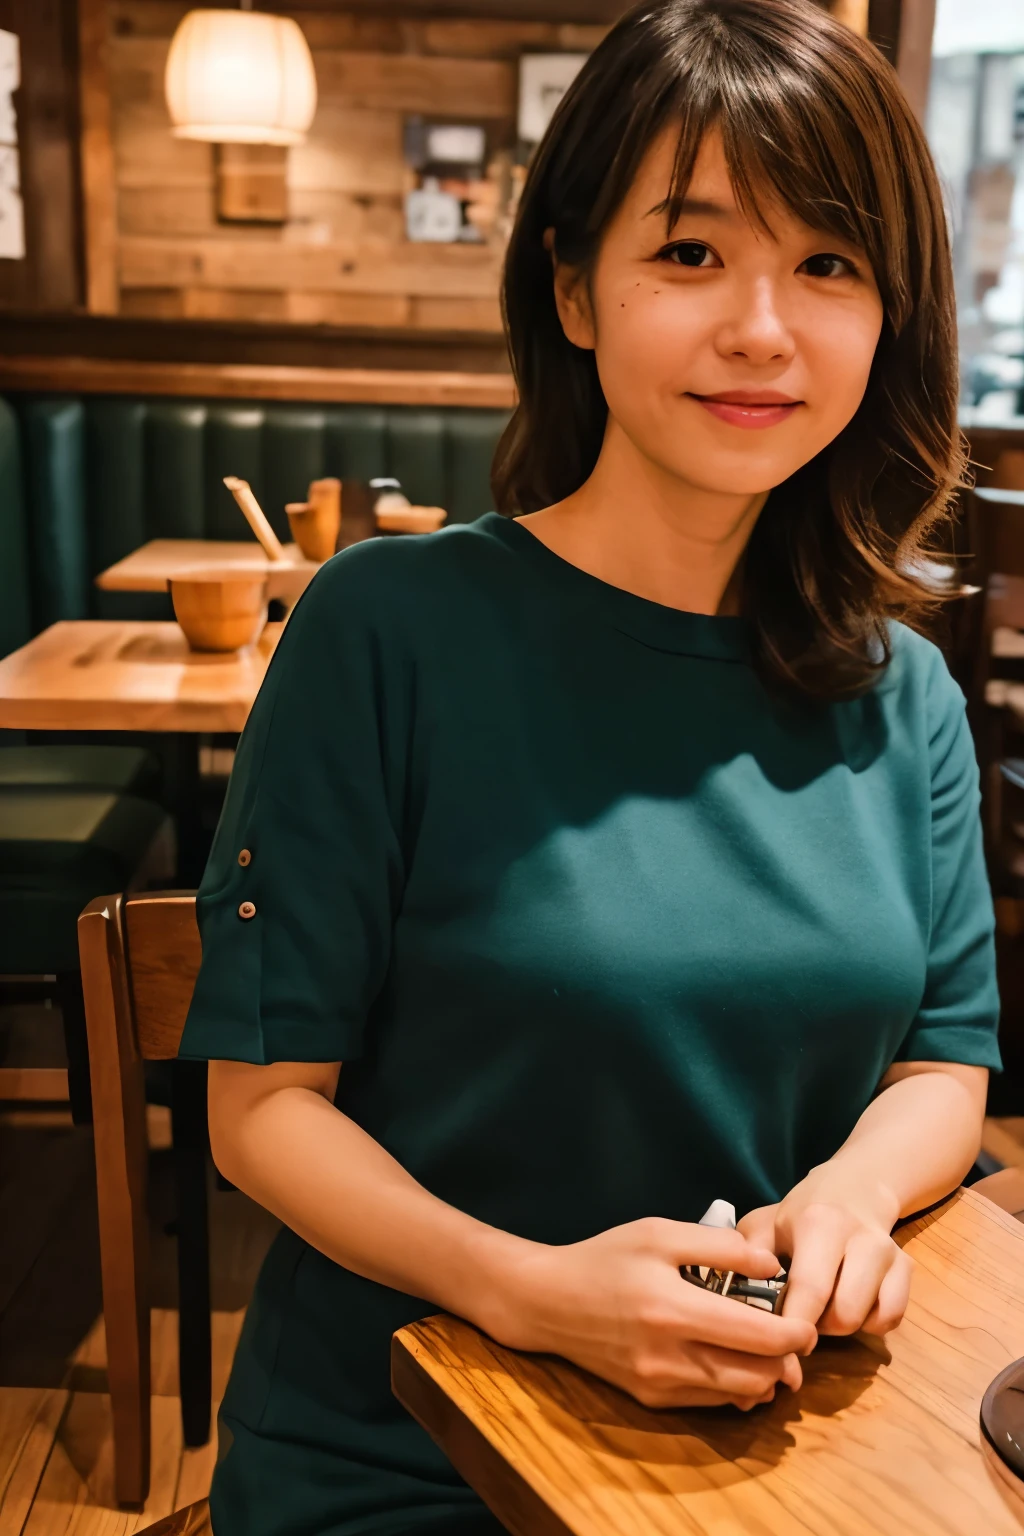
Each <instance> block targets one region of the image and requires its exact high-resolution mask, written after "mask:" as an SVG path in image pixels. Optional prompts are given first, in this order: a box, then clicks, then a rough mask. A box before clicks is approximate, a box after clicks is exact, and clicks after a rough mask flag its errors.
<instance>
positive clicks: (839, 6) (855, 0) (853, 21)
mask: <svg viewBox="0 0 1024 1536" xmlns="http://www.w3.org/2000/svg"><path fill="white" fill-rule="evenodd" d="M868 5H869V0H832V3H831V6H830V7H829V9H830V11H831V14H832V15H833V16H834V17H835V18H836V20H837V21H841V22H842V23H843V24H844V26H847V27H849V28H850V29H851V30H852V31H854V32H859V33H860V35H861V37H866V36H867V32H868Z"/></svg>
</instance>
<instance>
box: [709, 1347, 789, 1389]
mask: <svg viewBox="0 0 1024 1536" xmlns="http://www.w3.org/2000/svg"><path fill="white" fill-rule="evenodd" d="M686 1363H687V1369H688V1370H689V1369H694V1370H696V1371H698V1372H700V1373H701V1375H702V1376H703V1378H704V1379H703V1380H701V1378H700V1376H698V1377H697V1379H696V1385H698V1386H706V1387H708V1388H709V1389H711V1390H713V1391H716V1392H727V1393H728V1394H729V1396H730V1397H748V1396H749V1397H754V1398H759V1397H762V1396H763V1395H764V1393H765V1392H769V1391H772V1392H773V1391H774V1390H775V1387H776V1385H777V1383H778V1382H780V1381H781V1382H782V1383H783V1385H785V1386H787V1387H791V1388H792V1390H793V1391H794V1392H795V1391H798V1390H799V1388H800V1387H801V1386H802V1385H803V1379H804V1378H803V1371H802V1370H801V1368H800V1362H799V1360H798V1359H797V1357H796V1356H795V1355H783V1356H776V1357H771V1358H769V1357H765V1356H754V1355H743V1354H740V1353H739V1351H738V1350H734V1349H715V1348H714V1347H713V1346H707V1347H703V1346H701V1345H699V1344H698V1345H693V1344H691V1345H690V1347H689V1349H688V1350H687V1352H686Z"/></svg>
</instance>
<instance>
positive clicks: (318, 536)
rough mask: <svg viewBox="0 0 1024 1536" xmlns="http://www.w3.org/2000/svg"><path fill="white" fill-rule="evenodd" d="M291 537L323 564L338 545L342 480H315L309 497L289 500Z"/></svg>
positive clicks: (306, 553) (304, 552)
mask: <svg viewBox="0 0 1024 1536" xmlns="http://www.w3.org/2000/svg"><path fill="white" fill-rule="evenodd" d="M285 511H286V512H287V514H288V522H289V524H290V526H291V530H292V538H293V539H294V540H295V542H296V544H297V545H298V546H299V548H300V549H301V550H302V553H303V554H304V555H305V557H306V559H307V560H314V561H316V563H317V565H321V564H322V563H323V562H324V561H325V560H329V559H330V558H331V556H332V555H333V554H334V551H335V549H336V548H337V546H338V532H339V529H340V528H341V481H340V480H314V481H313V483H312V484H311V485H310V487H309V500H308V501H290V502H289V503H288V505H287V506H286V507H285Z"/></svg>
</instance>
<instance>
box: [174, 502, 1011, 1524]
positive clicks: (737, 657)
mask: <svg viewBox="0 0 1024 1536" xmlns="http://www.w3.org/2000/svg"><path fill="white" fill-rule="evenodd" d="M892 640H893V652H894V654H893V660H892V662H891V664H890V666H889V667H888V669H887V671H886V672H885V674H884V675H883V676H882V678H881V679H880V681H879V682H878V683H877V684H876V686H875V687H874V688H873V690H872V691H871V692H870V693H869V694H867V695H866V696H865V697H863V698H860V699H858V700H856V701H853V702H846V703H842V704H832V705H828V706H824V707H814V708H808V707H806V706H804V705H800V704H793V703H788V702H779V701H777V700H775V699H773V698H772V697H771V696H770V695H769V694H768V693H767V692H766V690H765V689H764V687H763V686H762V684H761V682H760V681H759V680H758V677H757V675H756V674H755V671H754V669H753V667H752V665H751V662H750V650H749V636H748V630H747V625H746V621H745V620H744V619H742V618H734V617H719V616H708V615H702V614H693V613H686V612H682V611H680V610H677V609H674V608H667V607H664V606H662V605H660V604H658V603H654V602H650V601H648V600H646V599H644V598H640V597H636V596H634V595H632V594H630V593H627V592H624V591H622V590H620V589H619V588H617V587H613V586H610V585H608V584H607V583H605V582H602V581H599V580H598V579H597V578H595V577H592V576H589V575H587V574H586V573H584V572H582V571H580V570H578V569H577V568H576V567H575V566H573V565H570V564H568V563H567V562H566V561H564V560H562V559H560V558H559V557H558V556H557V555H555V554H553V553H552V552H551V551H550V550H548V549H547V548H546V547H545V546H544V545H543V544H541V543H540V542H539V540H537V539H536V538H535V537H534V536H533V534H531V533H530V532H529V530H528V529H527V528H526V527H524V526H522V525H521V524H519V523H516V522H514V521H510V520H506V519H503V518H501V517H498V516H497V515H495V514H489V515H488V516H486V517H484V518H482V519H481V520H480V521H479V522H477V523H474V524H472V525H469V526H466V527H456V528H452V529H450V530H447V531H445V532H442V533H438V534H432V535H430V536H428V537H422V538H403V539H375V540H371V541H368V542H365V543H362V544H359V545H357V546H355V547H354V548H353V549H350V550H348V551H346V552H345V553H343V554H341V555H338V556H336V557H335V558H334V559H333V560H331V561H329V562H328V564H327V565H326V566H325V567H324V568H323V569H322V570H321V571H320V573H319V574H318V575H317V576H316V578H315V580H314V581H313V583H312V585H311V586H310V587H309V589H308V591H307V592H306V594H305V596H304V597H303V598H302V600H301V602H300V603H299V604H298V606H297V608H296V609H295V612H294V614H293V616H292V618H291V620H290V622H289V624H288V627H287V629H286V630H285V633H284V636H283V638H282V640H281V643H280V646H279V648H278V651H277V654H276V656H275V658H274V661H273V664H272V666H271V668H270V671H269V674H268V676H267V680H266V682H265V683H264V686H263V689H262V691H261V693H260V696H259V698H258V700H257V701H256V705H255V707H254V709H253V711H252V715H251V717H250V719H249V722H248V725H247V726H246V729H245V732H244V734H243V737H242V740H241V743H240V746H239V751H238V759H237V763H236V766H235V770H234V773H233V775H232V779H231V784H230V788H229V790H228V795H227V802H226V805H225V808H224V813H223V816H222V819H221V823H220V827H219V830H218V832H217V837H216V841H215V844H214V848H213V852H212V854H211V857H210V862H209V867H208V869H207V871H206V875H205V878H204V880H203V884H202V888H201V891H200V895H199V922H200V928H201V932H202V941H203V962H202V969H201V971H200V975H199V980H198V984H197V987H196V991H195V997H194V1000H193V1004H192V1008H191V1011H190V1013H189V1017H188V1023H187V1025H186V1029H185V1035H184V1040H183V1043H182V1055H183V1056H186V1057H193V1058H226V1059H230V1060H235V1061H249V1062H261V1063H262V1062H274V1061H304V1062H314V1061H323V1062H335V1061H341V1062H343V1063H344V1065H343V1067H342V1069H341V1075H340V1079H339V1083H338V1090H337V1099H336V1102H337V1106H338V1108H339V1109H340V1110H342V1111H343V1113H344V1114H346V1115H348V1116H350V1117H351V1118H352V1119H353V1120H355V1121H356V1122H357V1124H359V1125H360V1126H362V1127H363V1128H364V1130H366V1131H367V1132H368V1133H369V1134H370V1135H371V1136H373V1137H374V1138H375V1139H376V1140H377V1141H378V1142H380V1143H381V1144H382V1145H383V1146H384V1147H386V1149H387V1150H388V1151H389V1152H390V1153H391V1154H392V1155H393V1156H394V1157H395V1158H397V1159H398V1161H399V1162H400V1163H401V1164H402V1165H403V1167H405V1168H406V1169H408V1170H409V1172H410V1173H411V1174H412V1175H413V1176H414V1177H415V1178H416V1179H417V1180H419V1182H420V1183H422V1184H423V1185H424V1186H425V1187H426V1188H427V1189H428V1190H430V1191H431V1192H432V1193H433V1194H435V1195H437V1196H439V1197H440V1198H441V1199H442V1200H445V1201H447V1202H449V1203H450V1204H451V1205H453V1206H456V1207H457V1208H458V1209H459V1210H462V1211H466V1212H468V1213H469V1214H471V1215H472V1216H475V1217H477V1218H479V1219H480V1220H481V1221H484V1222H488V1223H490V1224H492V1225H494V1226H496V1227H500V1228H503V1229H505V1230H507V1231H510V1232H514V1233H517V1234H519V1235H520V1236H522V1237H524V1238H528V1239H533V1240H535V1241H537V1242H542V1243H571V1242H575V1241H577V1240H580V1239H582V1238H587V1237H590V1236H592V1235H593V1234H594V1233H597V1232H600V1231H603V1230H605V1229H607V1228H609V1227H614V1226H616V1225H618V1224H619V1223H621V1222H628V1221H632V1220H634V1219H636V1218H638V1217H642V1216H650V1215H658V1216H666V1217H671V1218H673V1219H675V1220H679V1221H695V1220H697V1219H698V1218H699V1217H700V1215H701V1213H702V1212H703V1211H704V1209H705V1207H706V1206H707V1205H708V1204H709V1203H710V1201H711V1200H712V1199H715V1198H717V1197H721V1198H724V1199H727V1200H730V1201H732V1202H733V1203H734V1204H735V1206H736V1207H737V1209H738V1211H740V1212H741V1213H742V1212H743V1211H745V1210H748V1209H749V1208H751V1207H752V1206H755V1205H762V1204H764V1203H765V1202H768V1201H774V1200H778V1199H779V1198H780V1197H781V1196H782V1195H784V1194H785V1193H786V1191H787V1190H788V1189H789V1188H791V1186H792V1185H793V1184H795V1183H796V1182H797V1181H798V1180H799V1179H800V1178H801V1177H802V1176H803V1175H804V1174H805V1173H806V1172H807V1170H808V1169H809V1168H811V1167H812V1166H813V1165H814V1164H816V1163H819V1162H821V1161H822V1160H823V1159H825V1158H828V1157H829V1156H831V1154H832V1153H833V1152H835V1150H836V1148H837V1147H838V1146H839V1144H840V1143H841V1142H842V1141H843V1139H844V1138H845V1137H846V1136H847V1135H848V1134H849V1132H850V1130H851V1129H852V1127H853V1125H854V1122H855V1121H856V1120H857V1118H858V1116H859V1115H860V1114H861V1112H862V1110H863V1109H864V1108H865V1106H866V1105H867V1103H868V1101H869V1100H870V1098H871V1096H872V1094H873V1093H874V1091H875V1089H876V1087H877V1085H878V1082H879V1079H880V1078H881V1077H882V1075H883V1073H884V1072H885V1071H886V1069H887V1068H888V1067H889V1066H890V1065H891V1063H892V1062H894V1061H908V1060H927V1061H951V1062H967V1063H972V1064H974V1065H977V1066H984V1067H998V1065H999V1057H998V1051H997V1046H996V1020H997V1013H998V998H997V992H996V984H995V965H994V955H993V926H994V924H993V912H992V901H991V896H990V893H989V888H988V884H987V881H986V875H985V868H984V863H983V858H982V848H981V836H980V824H979V815H978V770H977V766H976V762H975V756H974V750H973V745H972V741H971V737H970V734H969V732H968V728H967V724H966V720H965V716H964V701H963V695H962V694H961V693H960V691H959V689H958V688H957V686H956V685H955V683H954V682H953V681H952V680H951V678H950V676H949V673H948V671H947V669H946V666H945V663H944V661H943V658H942V656H941V654H940V652H939V651H938V650H937V649H936V648H935V647H934V646H933V645H931V644H930V643H929V642H928V641H926V640H924V639H922V638H921V637H920V636H918V635H917V634H915V633H913V632H912V631H910V630H909V629H906V628H904V627H903V626H901V625H899V624H896V623H894V624H893V626H892ZM246 849H247V850H249V854H250V855H251V857H249V858H248V860H246V859H245V857H244V855H243V858H242V859H241V860H240V857H239V855H240V854H242V850H246ZM246 914H249V915H246ZM680 1283H682V1282H680ZM437 1310H438V1309H437V1307H436V1306H435V1305H434V1304H433V1303H432V1302H430V1301H429V1300H424V1299H423V1298H422V1297H417V1296H410V1295H406V1294H404V1293H402V1292H399V1291H395V1290H391V1289H389V1288H388V1287H386V1286H383V1285H379V1284H376V1283H375V1282H371V1281H369V1280H366V1279H364V1278H362V1277H361V1276H359V1275H356V1274H353V1273H352V1272H350V1271H348V1270H345V1269H343V1268H341V1267H339V1266H338V1265H337V1264H334V1263H332V1262H331V1261H330V1260H329V1259H327V1258H325V1257H324V1256H323V1255H322V1254H320V1253H319V1252H318V1251H317V1250H316V1249H314V1248H311V1247H310V1246H309V1245H308V1244H306V1243H305V1242H303V1241H302V1240H301V1239H300V1238H298V1237H297V1236H295V1235H294V1234H293V1233H291V1232H289V1231H284V1232H283V1233H282V1234H281V1235H280V1237H278V1239H277V1240H276V1242H275V1243H274V1246H273V1248H272V1249H271V1252H270V1254H269V1255H268V1258H267V1260H266V1263H265V1265H264V1268H263V1270H262V1272H261V1275H260V1278H259V1281H258V1283H257V1286H256V1291H255V1296H254V1298H253V1302H252V1305H251V1307H250V1309H249V1313H248V1316H247V1320H246V1324H245V1329H244V1332H243V1336H242V1340H241V1343H240V1346H239V1349H238V1354H237V1357H236V1360H235V1364H234V1369H233V1372H232V1376H231V1381H230V1385H229V1387H228V1391H227V1395H226V1397H225V1400H224V1404H223V1409H222V1415H221V1425H220V1461H219V1464H218V1467H217V1472H216V1475H215V1479H214V1486H213V1494H212V1510H213V1526H214V1531H215V1533H216V1536H370V1533H373V1536H399V1533H423V1536H427V1533H437V1536H441V1533H444V1536H483V1533H485V1532H486V1533H491V1532H497V1531H498V1530H499V1529H500V1527H499V1526H498V1525H497V1522H496V1521H495V1520H494V1518H493V1516H491V1515H490V1514H489V1513H488V1512H487V1510H486V1509H485V1507H484V1506H483V1504H482V1503H481V1502H480V1500H479V1499H478V1498H477V1496H476V1495H475V1494H474V1493H473V1492H472V1491H471V1490H470V1489H469V1488H468V1487H467V1486H466V1484H465V1483H464V1482H463V1481H462V1480H461V1479H460V1477H459V1476H458V1474H457V1473H456V1472H455V1471H454V1469H453V1468H452V1466H451V1465H450V1463H449V1462H448V1461H447V1460H446V1458H445V1456H444V1455H443V1454H442V1452H441V1451H440V1450H439V1449H438V1448H437V1447H436V1446H435V1445H434V1443H433V1442H432V1441H431V1439H430V1438H429V1436H428V1435H427V1434H426V1433H425V1432H424V1431H423V1430H422V1429H421V1428H420V1427H419V1426H418V1425H417V1424H416V1423H415V1422H414V1421H413V1420H412V1419H411V1418H410V1417H409V1415H408V1414H406V1412H405V1411H404V1410H403V1409H402V1408H401V1407H400V1406H399V1404H398V1403H397V1401H396V1400H395V1399H394V1398H393V1396H392V1394H391V1390H390V1381H389V1347H390V1340H391V1335H392V1333H393V1332H394V1331H395V1330H396V1329H397V1328H400V1327H402V1326H403V1325H404V1324H406V1323H408V1322H411V1321H412V1320H413V1319H415V1318H419V1317H423V1316H426V1315H429V1314H430V1313H432V1312H436V1311H437Z"/></svg>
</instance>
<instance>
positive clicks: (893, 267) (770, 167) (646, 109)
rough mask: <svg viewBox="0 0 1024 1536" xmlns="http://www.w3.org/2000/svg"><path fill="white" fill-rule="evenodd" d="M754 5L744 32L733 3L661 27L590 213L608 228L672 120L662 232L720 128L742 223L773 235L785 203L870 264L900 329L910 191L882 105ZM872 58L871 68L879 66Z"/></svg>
mask: <svg viewBox="0 0 1024 1536" xmlns="http://www.w3.org/2000/svg"><path fill="white" fill-rule="evenodd" d="M759 9H760V10H761V15H759V16H758V17H757V18H756V24H752V25H749V26H746V25H745V24H744V23H745V20H746V18H745V16H744V10H745V7H743V6H742V5H740V6H737V7H736V10H735V11H734V12H733V13H732V14H731V15H730V17H729V22H728V25H726V24H724V23H723V22H722V19H721V18H720V17H718V16H716V15H715V14H714V13H713V12H708V11H704V13H703V14H702V15H698V17H695V16H694V13H693V12H692V11H688V10H687V9H684V8H681V11H680V12H679V13H677V14H675V15H673V14H672V13H669V14H667V15H666V16H664V17H663V18H662V29H663V31H664V33H665V39H664V40H665V44H666V46H665V51H664V53H663V55H662V62H661V67H660V68H659V70H658V71H657V73H658V75H659V76H660V79H658V81H657V82H656V88H655V89H654V90H653V91H652V92H651V94H650V96H649V97H648V99H647V102H646V103H645V104H644V105H643V106H639V105H638V108H637V109H636V110H634V112H633V113H632V114H631V121H630V125H629V127H630V129H631V130H632V131H631V132H630V133H628V134H627V137H626V139H625V140H624V141H623V143H622V144H621V147H620V149H619V151H618V153H616V154H615V155H614V157H613V160H612V164H611V166H610V168H609V169H610V174H609V176H608V178H607V181H606V182H605V185H604V186H603V187H602V188H601V192H600V194H599V196H598V197H597V199H596V200H595V205H594V208H593V214H594V216H595V218H596V220H597V222H598V223H599V224H600V225H603V224H604V223H605V222H606V221H607V219H608V218H609V217H610V216H611V214H612V212H613V211H614V208H615V207H616V206H617V205H618V204H619V202H620V201H621V200H622V199H623V198H624V197H625V195H626V192H627V191H628V189H629V186H630V185H631V183H632V181H633V178H634V176H635V175H636V171H637V168H638V166H639V163H640V161H641V159H642V158H643V156H644V155H645V154H646V152H647V150H648V149H649V148H650V146H651V144H652V142H653V140H654V139H655V138H656V137H657V136H658V134H660V133H661V132H662V131H663V130H664V129H665V128H666V127H667V126H669V125H670V124H672V123H676V124H678V129H679V138H678V143H677V146H676V153H675V159H674V164H673V171H672V178H671V184H670V186H669V188H668V189H667V194H666V197H665V201H664V204H663V205H662V207H663V210H664V213H665V216H666V220H667V227H668V228H669V229H671V227H672V226H673V225H674V223H675V222H676V220H677V219H678V218H679V216H680V213H681V210H682V204H683V201H684V199H685V197H686V192H687V188H688V186H689V183H690V180H691V178H692V176H693V168H694V165H695V163H696V159H697V155H698V153H699V150H700V146H701V144H702V143H703V141H704V139H705V138H706V137H707V135H708V134H709V133H712V132H715V131H717V132H718V133H719V134H720V135H721V140H722V147H723V151H724V154H725V160H726V165H727V167H728V171H729V176H730V180H731V182H732V186H733V191H734V194H735V196H736V201H737V204H738V205H739V207H740V208H741V210H742V211H743V213H744V214H745V216H746V217H747V218H748V219H749V220H750V222H751V223H753V224H755V225H757V226H759V227H760V228H762V229H764V230H765V231H766V232H769V233H770V231H771V214H772V209H773V208H776V209H778V208H780V207H781V208H784V209H786V210H787V211H788V212H789V213H791V214H793V215H794V216H795V217H796V218H798V219H800V220H801V221H802V222H803V223H804V224H806V225H808V226H809V227H810V228H811V229H814V230H818V231H821V232H822V233H828V234H833V235H837V236H841V237H842V238H843V239H844V240H848V241H851V242H852V243H853V244H854V245H856V246H857V247H859V249H860V250H862V251H863V252H864V254H865V256H866V257H867V259H868V261H869V262H870V263H871V267H872V269H873V271H874V274H875V280H876V282H877V283H878V287H879V291H880V293H881V296H882V301H883V304H884V305H885V309H886V314H887V316H888V318H889V321H890V323H891V324H892V326H893V328H894V329H895V330H896V331H897V332H898V331H899V330H901V329H902V327H903V325H904V324H905V322H906V319H907V314H908V296H909V294H910V292H911V291H912V288H913V274H912V271H911V267H912V265H915V263H913V261H912V256H911V252H910V250H909V248H908V232H907V214H906V210H907V204H908V195H909V198H912V195H913V192H914V191H915V190H918V191H919V190H920V189H914V188H912V187H910V186H908V184H907V179H906V176H905V175H901V174H900V171H899V169H898V163H897V161H896V159H895V157H894V155H893V153H892V148H891V143H892V138H893V126H894V125H893V123H892V119H891V117H890V116H889V115H888V114H887V111H886V106H885V102H884V98H882V97H881V96H880V95H879V94H878V93H872V92H871V91H870V90H869V89H865V88H864V87H865V86H866V83H867V82H866V81H864V80H860V81H858V80H857V79H856V77H854V76H852V74H851V72H850V71H849V70H843V69H840V68H837V62H836V57H835V54H834V52H833V51H832V50H830V49H829V48H828V47H827V44H828V41H829V38H828V32H827V31H825V32H824V35H823V34H822V32H816V33H812V34H810V35H808V32H807V31H806V30H797V29H795V28H794V27H793V26H792V22H793V16H792V12H788V14H787V10H788V8H781V7H780V8H779V9H776V8H775V7H774V6H770V5H766V4H763V0H762V5H761V6H760V7H759ZM698 20H699V23H700V24H698V25H695V24H694V23H695V21H698ZM822 20H823V22H825V24H826V27H827V28H829V29H831V28H832V27H835V28H836V29H837V31H839V32H840V34H841V35H842V37H843V43H844V47H845V50H850V49H853V50H857V49H860V48H863V49H868V48H871V47H872V45H871V44H869V43H864V42H862V40H861V39H859V38H856V37H854V35H853V34H852V33H849V32H848V31H847V29H846V28H845V27H841V25H840V24H839V23H832V22H829V21H828V18H826V17H822ZM683 34H685V35H683ZM872 62H873V63H874V68H875V69H877V68H878V61H872ZM650 84H651V85H655V82H653V81H652V82H650ZM858 86H859V87H860V88H859V89H858ZM823 101H827V102H828V103H829V110H828V111H827V112H824V111H823V110H822V102H823ZM879 146H885V152H880V150H879ZM591 228H593V225H591ZM921 254H922V258H923V260H922V262H921V263H920V265H921V266H924V267H927V265H928V253H927V252H922V253H921Z"/></svg>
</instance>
